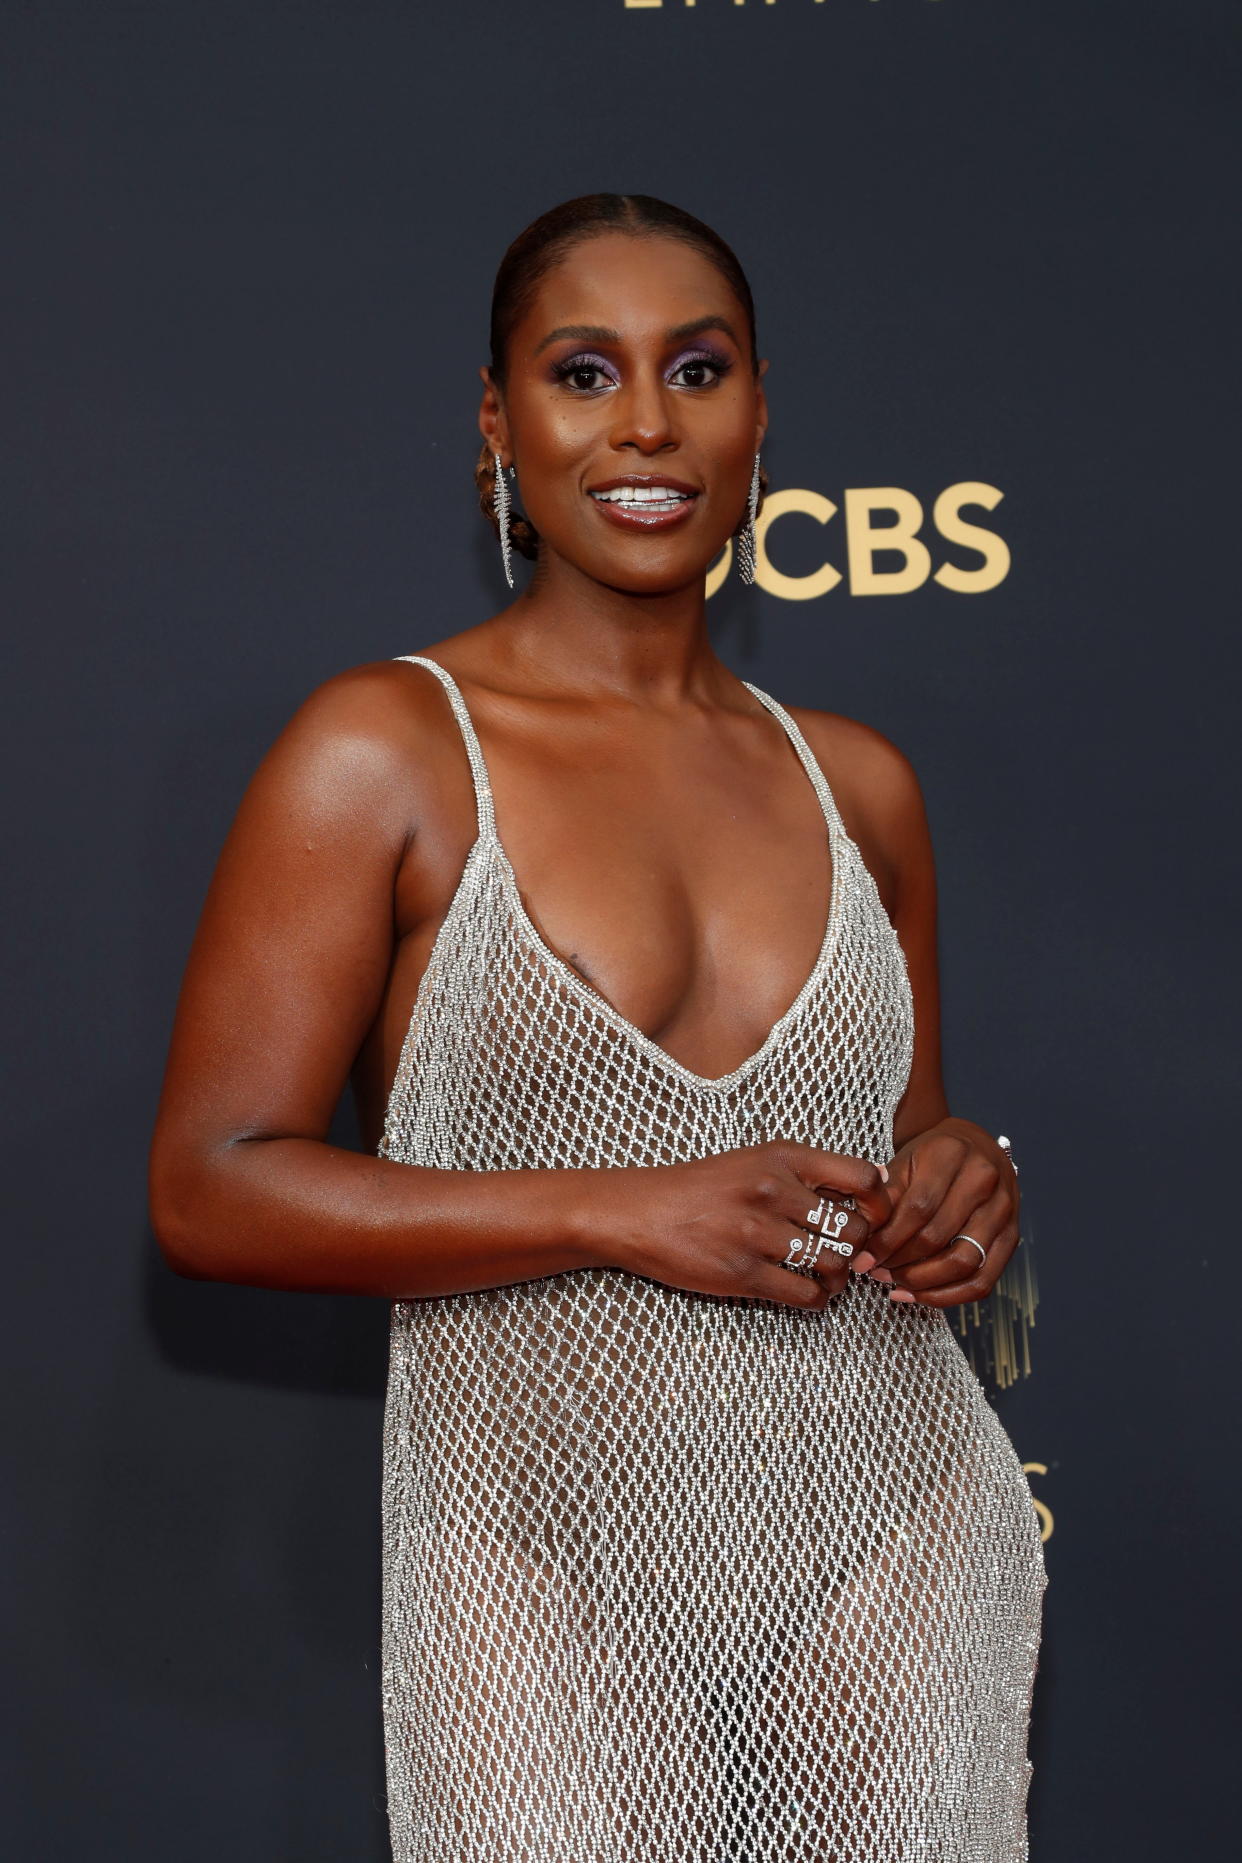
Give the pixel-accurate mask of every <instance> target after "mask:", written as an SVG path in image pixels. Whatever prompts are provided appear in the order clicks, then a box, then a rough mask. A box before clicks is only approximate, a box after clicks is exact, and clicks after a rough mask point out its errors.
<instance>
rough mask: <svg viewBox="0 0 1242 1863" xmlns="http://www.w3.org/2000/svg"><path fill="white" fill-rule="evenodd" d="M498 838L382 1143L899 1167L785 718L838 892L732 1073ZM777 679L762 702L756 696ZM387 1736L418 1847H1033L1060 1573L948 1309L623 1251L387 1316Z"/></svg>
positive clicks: (604, 1859) (868, 943)
mask: <svg viewBox="0 0 1242 1863" xmlns="http://www.w3.org/2000/svg"><path fill="white" fill-rule="evenodd" d="M400 657H402V658H408V659H410V660H413V661H414V662H415V663H416V664H420V665H424V666H427V667H428V668H429V669H430V670H431V671H432V672H434V673H435V675H436V676H437V677H439V678H440V679H441V680H442V682H443V684H444V686H445V688H446V690H447V692H448V695H449V698H450V700H451V702H452V705H453V709H454V712H455V714H456V716H457V719H458V722H459V724H460V726H461V729H462V733H463V736H464V738H465V741H466V747H467V751H468V753H469V756H470V761H471V765H472V768H473V772H474V777H475V785H476V791H477V795H478V806H479V838H478V840H477V842H476V844H475V846H474V848H473V849H472V851H471V853H470V856H469V858H468V860H467V863H466V867H465V870H464V872H463V874H462V878H461V882H460V886H459V889H458V891H457V894H456V896H455V898H454V901H453V904H452V907H451V909H450V912H449V914H448V917H447V919H446V921H445V924H444V926H443V928H442V930H441V932H440V934H439V936H438V938H437V940H436V945H435V948H434V951H433V953H432V957H431V962H430V965H429V967H428V970H427V973H426V975H425V977H424V979H423V983H422V985H421V987H420V989H419V992H418V998H417V1001H416V1003H415V1006H414V1012H413V1016H412V1018H411V1022H410V1027H409V1031H408V1034H407V1036H406V1039H405V1043H404V1046H403V1049H402V1053H401V1057H400V1062H399V1065H398V1068H397V1073H396V1078H395V1081H394V1084H393V1089H392V1093H391V1096H390V1100H389V1104H388V1109H387V1116H386V1123H385V1130H384V1136H383V1139H382V1141H381V1144H380V1154H381V1156H384V1157H388V1158H396V1159H402V1160H405V1161H406V1162H408V1163H411V1164H421V1165H432V1166H437V1167H440V1168H446V1167H447V1168H456V1169H460V1170H504V1169H513V1168H517V1167H532V1166H533V1167H540V1166H542V1167H549V1166H576V1167H584V1166H635V1165H646V1166H650V1165H659V1164H665V1163H674V1162H677V1161H680V1160H685V1159H691V1158H696V1157H701V1156H704V1155H706V1154H708V1153H712V1152H719V1151H726V1150H729V1149H731V1148H732V1147H734V1146H739V1145H750V1144H757V1143H761V1142H763V1141H765V1140H768V1139H772V1138H778V1137H784V1138H792V1139H797V1140H802V1141H804V1142H806V1143H807V1144H810V1145H815V1146H819V1147H823V1148H825V1149H829V1150H834V1151H839V1152H847V1153H851V1154H853V1155H855V1156H862V1157H866V1158H870V1159H872V1160H873V1161H875V1162H877V1163H879V1162H882V1161H884V1160H886V1159H887V1158H889V1157H890V1156H891V1155H892V1137H893V1131H892V1123H893V1115H894V1112H895V1110H896V1107H897V1105H898V1103H899V1101H900V1099H901V1095H902V1092H903V1090H904V1088H905V1084H906V1080H907V1077H908V1074H909V1070H910V1063H911V1056H912V1048H913V1005H912V999H911V992H910V986H909V980H908V977H907V974H906V966H905V959H904V956H903V954H902V951H901V947H900V945H899V943H898V940H897V936H896V933H895V932H894V930H893V927H892V924H891V923H890V921H889V919H888V916H887V914H886V913H885V911H884V908H883V905H882V904H881V901H880V898H879V895H878V893H877V890H876V887H875V883H874V881H873V880H872V878H871V875H870V873H869V872H868V870H867V868H866V867H865V865H864V863H863V860H862V857H861V855H860V853H859V851H858V848H857V847H856V846H855V844H854V843H853V842H852V841H851V840H850V838H849V836H848V835H847V834H846V832H845V828H844V826H843V824H842V822H841V818H840V816H839V815H838V813H837V809H836V805H835V803H834V801H833V798H832V795H831V792H830V790H829V788H828V785H827V783H826V782H825V780H824V777H823V775H822V773H821V771H820V770H819V767H818V765H817V764H816V762H815V759H814V757H813V756H812V754H811V752H810V750H809V749H808V747H807V745H806V742H805V740H804V739H803V738H802V736H801V734H800V733H799V731H798V729H797V727H796V725H795V724H794V723H793V721H792V719H791V718H790V717H789V716H788V714H787V713H786V712H785V711H784V710H783V709H782V708H781V707H780V706H779V705H778V704H776V702H775V701H774V700H772V699H770V698H768V697H767V696H766V695H765V694H763V693H762V692H755V696H756V698H758V699H759V700H760V701H761V702H762V703H763V704H764V705H766V706H767V707H768V709H769V710H770V711H771V712H772V713H773V714H774V715H775V716H776V717H777V718H778V719H779V720H780V721H781V723H782V724H783V725H784V727H785V729H786V731H787V732H788V733H789V736H790V738H791V740H792V742H793V744H794V747H795V749H796V750H797V752H798V755H799V757H800V758H801V760H802V763H803V766H804V767H805V769H806V772H807V775H808V777H809V778H810V780H811V782H812V783H813V785H814V787H815V790H816V793H817V795H818V797H819V800H820V803H821V805H822V808H823V812H824V817H825V821H826V824H827V832H828V836H829V844H830V850H831V855H832V860H833V893H832V904H831V908H830V911H829V916H828V922H827V926H826V930H825V936H824V941H823V946H822V949H821V951H820V954H819V958H818V960H817V962H816V965H815V968H814V970H813V972H812V974H811V976H810V977H809V978H808V980H807V982H806V984H805V986H804V988H803V989H802V991H801V993H800V994H799V996H798V998H797V1000H796V1001H795V1002H794V1003H793V1005H792V1006H791V1007H790V1009H789V1010H788V1011H787V1012H786V1014H785V1015H783V1016H782V1017H781V1018H780V1020H779V1021H778V1022H777V1023H776V1025H775V1026H774V1027H773V1029H772V1030H771V1032H770V1034H769V1036H768V1038H767V1040H766V1041H765V1043H764V1045H763V1046H762V1048H760V1049H759V1050H758V1051H757V1053H755V1054H753V1055H752V1056H751V1057H750V1058H749V1059H748V1060H747V1061H745V1062H743V1063H742V1065H741V1066H739V1067H737V1068H735V1069H734V1070H733V1072H732V1073H730V1074H727V1075H725V1076H723V1077H722V1078H721V1079H719V1080H714V1081H709V1080H706V1079H703V1078H701V1077H700V1076H698V1075H696V1074H694V1073H692V1072H691V1071H690V1070H689V1069H687V1068H685V1067H682V1066H680V1065H679V1064H678V1063H677V1062H675V1061H674V1060H672V1059H671V1057H669V1056H668V1055H666V1054H665V1053H664V1052H663V1050H662V1049H660V1048H659V1047H658V1046H657V1045H656V1044H655V1043H654V1042H652V1041H650V1040H649V1039H648V1038H647V1037H646V1036H644V1035H643V1034H642V1033H641V1032H640V1031H639V1030H638V1029H636V1028H634V1027H633V1026H632V1025H631V1024H630V1023H628V1022H627V1021H626V1020H625V1019H624V1018H623V1017H622V1016H620V1015H619V1014H617V1013H616V1012H615V1011H614V1010H613V1009H612V1008H611V1007H610V1006H609V1005H608V1004H607V1003H605V1002H604V1000H603V999H602V998H601V997H599V996H598V995H597V994H596V993H595V992H594V991H593V990H592V989H591V988H590V986H589V985H588V984H587V983H585V982H584V981H583V980H582V979H581V978H580V977H578V976H577V974H576V973H575V972H573V971H571V970H570V969H569V968H568V966H566V965H565V964H563V963H562V962H561V961H560V960H559V959H557V958H556V957H555V956H554V955H553V954H552V953H551V952H550V951H549V950H548V949H547V947H546V946H545V945H544V944H543V943H542V942H541V941H540V939H539V937H538V935H537V934H536V932H535V930H534V928H533V926H532V924H531V922H530V920H529V918H528V917H527V915H526V913H525V911H524V909H523V907H522V904H521V901H520V898H519V896H518V892H517V888H516V885H515V883H514V877H513V872H512V869H511V867H510V866H509V863H508V860H507V858H506V856H505V853H504V850H503V848H502V847H501V845H500V842H499V841H498V839H497V837H496V831H495V825H494V821H493V816H492V805H491V792H490V788H489V785H488V780H487V771H486V768H485V765H484V763H483V758H482V753H481V751H480V749H479V746H478V742H477V739H476V738H475V736H474V732H473V729H472V727H471V724H470V720H469V717H468V715H467V713H466V709H465V706H464V705H463V703H462V700H461V696H460V693H459V692H458V691H457V688H456V686H455V685H454V684H453V681H452V680H451V679H450V678H449V676H448V675H447V674H446V673H444V672H443V671H442V670H441V669H440V668H438V667H437V666H435V665H434V663H433V662H430V661H428V660H426V659H425V658H422V657H421V656H417V655H402V656H400ZM751 690H752V691H754V690H755V689H754V688H753V687H752V688H751ZM384 1448H385V1472H384V1490H383V1509H384V1624H383V1631H384V1660H383V1694H384V1725H385V1741H386V1748H387V1765H388V1794H389V1816H390V1820H391V1830H392V1843H393V1855H394V1859H395V1863H914V1859H918V1860H919V1863H1021V1860H1023V1859H1025V1858H1026V1856H1027V1841H1026V1809H1025V1808H1026V1795H1027V1785H1028V1779H1029V1773H1030V1768H1029V1765H1028V1761H1027V1757H1026V1744H1027V1729H1028V1719H1029V1711H1030V1697H1031V1688H1032V1682H1033V1679H1034V1673H1035V1666H1036V1658H1037V1652H1038V1647H1039V1634H1040V1616H1041V1606H1042V1599H1043V1591H1044V1585H1045V1575H1044V1564H1043V1554H1042V1549H1041V1545H1040V1539H1039V1530H1038V1524H1037V1521H1036V1516H1035V1512H1034V1509H1033V1507H1032V1504H1031V1497H1030V1493H1029V1491H1028V1488H1027V1484H1026V1479H1025V1477H1024V1475H1023V1472H1022V1469H1021V1466H1020V1464H1019V1462H1018V1459H1017V1456H1016V1454H1015V1452H1014V1450H1013V1447H1012V1445H1011V1443H1010V1441H1009V1439H1008V1437H1007V1436H1006V1434H1005V1432H1004V1430H1003V1429H1002V1428H1001V1425H1000V1423H999V1421H998V1420H997V1417H996V1414H995V1412H994V1411H993V1410H992V1409H991V1407H990V1406H989V1404H988V1403H987V1401H986V1399H985V1397H984V1394H983V1391H982V1389H981V1387H980V1385H979V1383H978V1382H977V1380H976V1378H975V1376H974V1373H973V1372H972V1371H971V1369H970V1366H969V1364H968V1363H967V1360H966V1359H965V1357H964V1356H963V1354H962V1351H961V1349H960V1348H959V1346H958V1344H957V1342H956V1340H955V1338H954V1335H953V1332H952V1331H951V1329H950V1325H949V1323H948V1321H947V1319H946V1316H945V1314H944V1313H943V1312H941V1311H938V1310H934V1309H931V1308H925V1307H920V1306H918V1305H902V1306H898V1305H895V1304H894V1303H893V1302H891V1301H890V1300H889V1298H888V1296H887V1294H886V1293H885V1291H884V1289H883V1288H881V1287H879V1286H877V1285H875V1284H874V1283H872V1282H871V1281H869V1280H867V1279H866V1278H865V1277H855V1278H853V1279H852V1280H851V1282H850V1285H849V1286H848V1287H847V1289H846V1291H845V1292H844V1293H842V1294H840V1295H839V1296H838V1297H836V1298H835V1299H833V1300H831V1301H830V1302H829V1303H828V1305H827V1307H826V1308H825V1309H824V1310H823V1311H816V1312H808V1311H805V1310H801V1309H796V1308H793V1307H789V1306H783V1305H777V1304H774V1303H770V1302H767V1301H762V1300H748V1299H728V1298H721V1297H715V1296H711V1295H706V1294H695V1293H688V1292H682V1291H679V1290H678V1289H676V1288H670V1287H666V1286H664V1285H663V1284H661V1283H658V1282H654V1281H647V1280H643V1279H640V1278H638V1277H636V1276H633V1275H628V1274H625V1273H622V1272H620V1271H614V1270H611V1269H591V1270H584V1271H581V1272H578V1273H572V1274H561V1275H554V1276H551V1277H548V1278H545V1279H541V1280H536V1281H529V1282H524V1283H522V1284H521V1285H518V1286H515V1287H502V1288H497V1289H494V1290H489V1291H486V1292H482V1293H470V1294H458V1295H452V1296H449V1297H446V1298H436V1299H428V1300H421V1301H398V1302H396V1303H395V1304H394V1306H393V1308H392V1322H391V1364H390V1373H389V1384H388V1398H387V1406H386V1414H385V1444H384Z"/></svg>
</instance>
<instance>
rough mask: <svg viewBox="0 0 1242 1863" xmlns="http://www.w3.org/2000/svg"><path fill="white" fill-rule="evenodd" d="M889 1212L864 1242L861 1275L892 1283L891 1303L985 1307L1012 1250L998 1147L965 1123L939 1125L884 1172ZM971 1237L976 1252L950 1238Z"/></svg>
mask: <svg viewBox="0 0 1242 1863" xmlns="http://www.w3.org/2000/svg"><path fill="white" fill-rule="evenodd" d="M888 1193H889V1196H890V1197H891V1198H892V1201H893V1213H892V1215H891V1216H890V1217H889V1219H888V1221H887V1222H886V1223H885V1224H884V1226H883V1227H882V1228H880V1229H873V1230H872V1232H871V1234H870V1236H869V1237H868V1239H867V1244H866V1254H867V1255H869V1256H872V1257H873V1258H874V1262H875V1266H874V1267H872V1266H871V1264H870V1263H868V1264H867V1265H866V1267H865V1268H864V1269H863V1270H862V1271H863V1272H868V1271H869V1272H871V1273H872V1274H873V1276H874V1278H875V1279H877V1280H881V1281H883V1280H886V1279H888V1278H889V1277H891V1279H892V1283H893V1292H892V1298H893V1299H894V1300H898V1301H901V1300H917V1301H918V1302H919V1303H920V1304H921V1305H922V1306H925V1307H956V1306H961V1305H963V1304H965V1303H966V1302H967V1301H971V1300H984V1299H986V1298H987V1296H988V1295H989V1294H990V1293H991V1291H992V1289H993V1287H994V1286H995V1285H996V1282H997V1280H998V1279H999V1277H1000V1274H1001V1271H1002V1269H1003V1268H1004V1266H1005V1263H1006V1262H1007V1261H1008V1260H1009V1257H1010V1256H1011V1255H1012V1254H1013V1252H1014V1250H1015V1248H1016V1247H1017V1246H1018V1176H1017V1172H1016V1171H1015V1170H1014V1168H1013V1165H1012V1164H1011V1162H1010V1160H1009V1158H1008V1156H1007V1154H1006V1152H1005V1150H1004V1147H1003V1146H1001V1145H998V1144H997V1143H996V1140H995V1139H994V1138H992V1136H991V1135H990V1134H989V1133H987V1132H985V1131H984V1130H983V1128H982V1127H981V1126H977V1125H974V1124H973V1123H972V1122H971V1121H970V1120H968V1119H944V1120H942V1121H941V1122H940V1124H939V1125H935V1126H932V1127H931V1128H930V1129H929V1130H928V1131H926V1132H921V1133H920V1134H919V1135H918V1137H917V1138H913V1139H911V1140H910V1141H909V1143H908V1144H906V1145H903V1146H902V1147H901V1149H900V1151H898V1152H897V1154H896V1156H895V1157H894V1158H893V1159H892V1160H891V1161H890V1163H889V1166H888ZM962 1235H967V1236H973V1237H974V1239H975V1241H976V1242H978V1244H979V1247H980V1248H982V1249H983V1251H984V1254H983V1255H980V1253H979V1249H977V1248H972V1246H971V1244H970V1243H969V1242H965V1241H958V1242H955V1241H954V1240H953V1238H954V1237H955V1236H962Z"/></svg>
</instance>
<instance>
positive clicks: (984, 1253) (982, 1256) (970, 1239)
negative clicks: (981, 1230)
mask: <svg viewBox="0 0 1242 1863" xmlns="http://www.w3.org/2000/svg"><path fill="white" fill-rule="evenodd" d="M953 1242H969V1243H970V1246H971V1248H977V1249H978V1251H979V1260H980V1261H986V1260H987V1258H988V1252H987V1250H986V1249H985V1248H984V1246H983V1244H982V1242H976V1241H975V1238H974V1237H973V1236H968V1235H960V1236H954V1238H953ZM953 1242H950V1244H949V1247H950V1248H952V1246H953Z"/></svg>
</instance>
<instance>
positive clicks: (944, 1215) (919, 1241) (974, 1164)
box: [884, 1154, 1012, 1272]
mask: <svg viewBox="0 0 1242 1863" xmlns="http://www.w3.org/2000/svg"><path fill="white" fill-rule="evenodd" d="M999 1188H1000V1187H999V1184H998V1177H997V1173H996V1171H995V1170H994V1169H993V1168H992V1166H991V1165H989V1164H988V1162H987V1160H986V1159H983V1158H980V1157H979V1156H978V1155H977V1154H972V1155H971V1156H970V1157H969V1158H968V1160H967V1161H966V1163H965V1164H964V1165H963V1167H962V1169H961V1170H960V1171H959V1172H958V1174H957V1176H956V1177H955V1178H954V1179H953V1181H952V1183H950V1184H949V1186H948V1188H947V1189H946V1191H945V1193H944V1196H943V1198H942V1200H941V1202H940V1204H939V1207H938V1208H937V1209H936V1210H934V1211H933V1212H932V1214H931V1215H930V1216H929V1217H928V1218H927V1220H926V1221H925V1222H924V1223H922V1224H921V1226H920V1227H919V1228H918V1229H917V1230H916V1231H915V1233H914V1235H913V1236H912V1237H911V1238H910V1240H909V1241H908V1242H906V1243H904V1244H900V1245H899V1246H898V1247H896V1248H894V1249H893V1250H892V1252H891V1254H888V1255H886V1256H885V1257H884V1265H885V1267H886V1268H892V1269H893V1270H894V1272H895V1271H896V1270H897V1269H898V1268H904V1267H906V1266H907V1265H908V1264H909V1263H911V1262H916V1261H927V1260H928V1259H929V1258H930V1257H932V1256H934V1255H938V1254H939V1253H940V1251H941V1250H942V1249H946V1248H948V1247H949V1246H950V1245H951V1244H952V1241H953V1238H954V1236H955V1235H958V1234H960V1232H961V1231H962V1230H963V1229H964V1230H965V1231H966V1232H967V1234H968V1235H974V1233H975V1232H974V1230H973V1229H972V1228H971V1226H970V1225H971V1222H972V1221H973V1220H974V1219H975V1217H976V1214H977V1212H978V1211H979V1210H980V1208H982V1207H983V1206H984V1205H985V1204H989V1203H991V1201H992V1199H993V1198H994V1197H995V1196H996V1195H997V1192H998V1189H999ZM1011 1209H1012V1198H1011V1197H1010V1195H1009V1193H1008V1191H1007V1190H1000V1204H999V1214H998V1215H997V1219H996V1221H995V1222H994V1223H993V1225H992V1234H993V1235H995V1234H996V1232H997V1230H998V1229H999V1228H1000V1227H1001V1224H1002V1223H1003V1222H1004V1220H1005V1217H1006V1216H1007V1215H1008V1214H1009V1213H1010V1211H1011ZM979 1240H980V1241H981V1242H984V1241H986V1240H988V1238H986V1237H984V1236H980V1237H979ZM967 1252H968V1253H969V1251H967Z"/></svg>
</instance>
